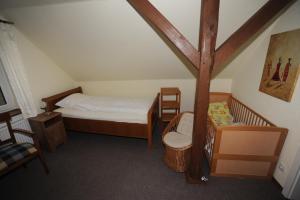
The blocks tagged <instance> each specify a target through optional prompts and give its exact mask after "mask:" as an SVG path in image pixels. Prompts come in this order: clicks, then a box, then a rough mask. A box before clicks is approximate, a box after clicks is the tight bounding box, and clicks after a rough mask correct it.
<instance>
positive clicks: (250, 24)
mask: <svg viewBox="0 0 300 200" xmlns="http://www.w3.org/2000/svg"><path fill="white" fill-rule="evenodd" d="M293 1H294V0H269V1H268V2H267V3H266V4H265V5H264V6H263V7H262V8H261V9H259V10H258V11H257V12H256V13H255V14H254V15H253V16H252V17H251V18H250V19H249V20H248V21H247V22H246V23H244V24H243V25H242V26H241V27H240V28H239V29H238V30H237V31H236V32H234V33H233V34H232V35H231V36H230V37H229V38H228V39H227V40H226V41H225V42H224V43H223V44H222V45H221V46H220V47H219V48H218V49H217V50H216V56H215V64H214V67H213V72H212V77H215V76H216V75H217V74H218V73H220V72H221V71H222V70H223V69H224V68H225V67H226V65H225V64H226V63H227V62H228V61H229V60H230V58H231V57H232V56H233V55H234V54H235V53H236V52H237V51H238V50H240V48H241V47H242V46H243V45H244V44H246V43H247V41H249V40H250V39H252V38H253V37H254V36H255V35H256V34H257V33H259V32H260V31H262V30H263V28H264V27H265V26H266V25H267V24H268V23H269V22H271V21H272V20H273V19H274V18H275V17H276V16H278V15H279V13H280V12H281V11H282V10H283V9H284V8H286V7H287V6H288V5H289V4H291V2H293Z"/></svg>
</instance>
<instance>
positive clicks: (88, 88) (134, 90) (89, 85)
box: [78, 79, 231, 111]
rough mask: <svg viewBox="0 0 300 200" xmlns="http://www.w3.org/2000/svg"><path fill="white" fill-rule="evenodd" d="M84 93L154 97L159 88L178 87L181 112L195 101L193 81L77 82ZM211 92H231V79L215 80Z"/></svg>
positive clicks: (189, 109) (190, 106)
mask: <svg viewBox="0 0 300 200" xmlns="http://www.w3.org/2000/svg"><path fill="white" fill-rule="evenodd" d="M78 85H80V86H82V88H83V91H84V93H86V94H90V95H107V96H125V97H154V96H155V94H157V93H158V92H159V91H160V88H161V87H179V89H180V90H181V93H182V94H181V97H182V105H181V108H182V111H192V110H193V109H194V99H195V86H196V81H195V79H170V80H132V81H88V82H87V81H85V82H78ZM211 91H220V92H231V79H216V80H213V81H212V83H211Z"/></svg>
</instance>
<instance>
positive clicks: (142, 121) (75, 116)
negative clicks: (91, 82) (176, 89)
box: [42, 87, 159, 148]
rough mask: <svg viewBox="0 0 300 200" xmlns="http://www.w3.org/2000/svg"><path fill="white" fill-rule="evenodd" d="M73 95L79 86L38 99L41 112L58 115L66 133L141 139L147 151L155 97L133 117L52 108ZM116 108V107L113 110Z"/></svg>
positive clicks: (154, 119)
mask: <svg viewBox="0 0 300 200" xmlns="http://www.w3.org/2000/svg"><path fill="white" fill-rule="evenodd" d="M77 93H80V94H82V88H81V87H77V88H74V89H71V90H68V91H65V92H62V93H59V94H56V95H53V96H50V97H46V98H43V99H42V101H43V102H45V103H46V108H45V109H46V111H47V112H50V111H56V112H61V113H62V116H63V121H64V125H65V128H66V129H67V130H72V131H79V132H85V133H96V134H108V135H115V136H124V137H135V138H144V139H147V141H148V147H149V148H150V147H151V146H152V131H153V127H154V125H155V123H156V122H157V119H158V114H159V113H158V112H159V110H158V109H159V94H157V96H156V97H155V98H154V101H153V102H152V101H151V102H150V105H149V107H148V108H147V109H148V111H146V112H144V113H141V112H139V113H135V114H132V113H130V112H128V113H129V114H128V115H126V114H125V113H124V112H123V113H119V114H116V113H114V114H111V113H109V111H105V112H100V113H99V112H98V114H95V112H92V111H88V112H85V111H83V110H82V109H74V110H72V109H70V108H60V107H59V106H57V105H56V104H57V103H58V102H60V101H61V100H63V99H65V98H66V97H68V96H70V95H73V94H77ZM132 107H134V106H132ZM117 109H118V108H116V109H115V110H117ZM143 109H145V108H143ZM105 116H107V117H105ZM138 116H141V117H142V118H141V117H138Z"/></svg>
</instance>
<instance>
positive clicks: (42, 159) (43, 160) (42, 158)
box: [38, 153, 49, 174]
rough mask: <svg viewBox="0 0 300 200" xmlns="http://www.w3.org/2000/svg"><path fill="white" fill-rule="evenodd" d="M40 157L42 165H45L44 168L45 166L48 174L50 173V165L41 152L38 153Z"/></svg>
mask: <svg viewBox="0 0 300 200" xmlns="http://www.w3.org/2000/svg"><path fill="white" fill-rule="evenodd" d="M38 157H39V160H40V162H41V163H42V165H43V168H44V170H45V172H46V174H49V168H48V166H47V164H46V161H45V158H44V156H43V155H42V154H41V153H39V154H38Z"/></svg>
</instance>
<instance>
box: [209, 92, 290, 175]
mask: <svg viewBox="0 0 300 200" xmlns="http://www.w3.org/2000/svg"><path fill="white" fill-rule="evenodd" d="M224 101H226V102H227V103H228V105H229V109H230V112H231V114H232V115H233V117H234V120H235V122H242V123H243V124H244V125H236V126H217V125H216V124H215V123H214V121H213V120H212V119H211V118H210V117H209V118H208V133H207V135H206V145H207V146H206V148H205V149H206V150H205V153H206V156H207V158H208V161H209V164H210V167H211V175H215V176H237V177H257V178H272V176H273V172H274V169H275V167H276V163H277V160H278V158H279V155H280V152H281V149H282V147H283V144H284V141H285V138H286V136H287V132H288V130H287V129H286V128H280V127H277V126H275V125H274V124H273V123H271V122H270V121H268V120H267V119H265V118H264V117H262V116H261V115H259V114H258V113H256V112H255V111H253V110H251V109H250V108H249V107H247V106H246V105H244V104H243V103H242V102H240V101H239V100H237V99H236V98H234V97H232V95H231V94H229V93H210V103H212V102H224ZM208 149H209V150H210V151H208Z"/></svg>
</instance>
